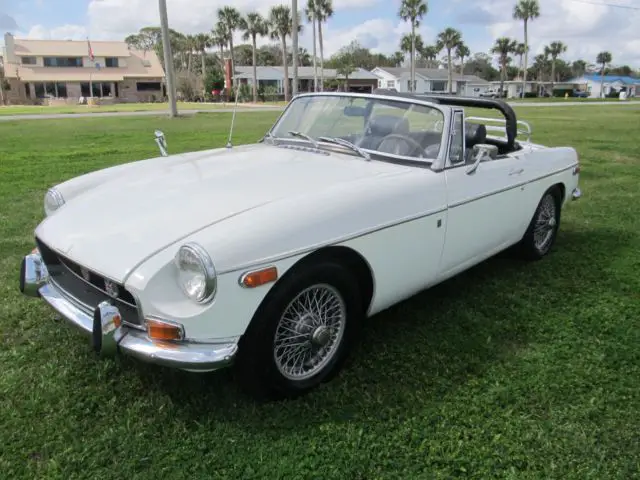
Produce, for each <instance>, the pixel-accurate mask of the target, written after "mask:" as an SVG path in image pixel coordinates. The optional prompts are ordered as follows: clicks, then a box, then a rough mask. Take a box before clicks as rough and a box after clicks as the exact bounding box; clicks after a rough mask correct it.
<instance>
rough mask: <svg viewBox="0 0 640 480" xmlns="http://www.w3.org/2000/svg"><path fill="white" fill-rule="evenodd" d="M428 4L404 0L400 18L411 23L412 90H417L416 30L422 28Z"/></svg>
mask: <svg viewBox="0 0 640 480" xmlns="http://www.w3.org/2000/svg"><path fill="white" fill-rule="evenodd" d="M428 10H429V9H428V7H427V3H426V1H424V0H402V3H401V4H400V10H399V11H398V16H399V17H400V18H401V19H402V20H404V21H405V22H410V23H411V89H410V90H409V91H411V92H413V91H415V89H416V29H417V28H418V27H419V26H420V20H421V19H422V17H423V16H425V15H426V14H427V12H428Z"/></svg>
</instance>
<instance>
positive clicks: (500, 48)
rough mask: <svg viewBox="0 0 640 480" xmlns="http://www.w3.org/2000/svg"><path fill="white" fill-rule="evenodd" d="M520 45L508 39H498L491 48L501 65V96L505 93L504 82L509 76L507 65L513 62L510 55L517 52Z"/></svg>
mask: <svg viewBox="0 0 640 480" xmlns="http://www.w3.org/2000/svg"><path fill="white" fill-rule="evenodd" d="M517 46H518V43H517V42H516V41H515V40H513V39H511V38H508V37H502V38H498V39H497V40H496V43H495V45H494V46H493V47H492V48H491V53H495V54H496V55H498V63H500V94H502V92H504V81H505V80H506V76H507V65H509V62H510V61H511V58H510V57H509V54H510V53H514V52H515V51H516V47H517Z"/></svg>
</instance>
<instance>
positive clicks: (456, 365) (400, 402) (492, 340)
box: [123, 230, 630, 433]
mask: <svg viewBox="0 0 640 480" xmlns="http://www.w3.org/2000/svg"><path fill="white" fill-rule="evenodd" d="M629 240H630V237H628V236H626V235H622V234H621V232H615V231H608V230H565V231H562V232H561V233H560V235H559V237H558V241H557V243H556V245H555V247H554V250H553V251H552V253H551V255H549V256H548V257H547V258H545V259H544V260H542V261H539V262H525V261H521V260H518V259H515V258H513V252H512V251H506V252H503V253H501V254H498V255H497V256H495V257H493V258H491V259H489V260H487V261H485V262H482V263H481V264H479V265H477V266H475V267H473V268H471V269H470V270H468V271H466V272H463V273H461V274H459V275H457V276H456V277H454V278H452V279H449V280H447V281H445V282H443V283H441V284H440V285H437V286H434V287H432V288H430V289H428V290H425V291H423V292H421V293H419V294H417V295H415V296H413V297H411V298H410V299H408V300H406V301H404V302H401V303H400V304H398V305H396V306H394V307H392V308H390V309H388V310H386V311H384V312H381V313H379V314H377V315H375V316H373V317H372V318H370V319H369V320H368V321H367V324H366V326H365V328H364V329H363V334H362V339H361V341H360V343H359V344H358V345H357V347H356V348H355V349H354V351H353V352H352V354H351V356H350V361H349V362H348V363H347V365H345V368H344V369H343V371H342V372H341V374H340V375H339V376H338V377H336V378H335V379H333V380H332V381H331V382H329V383H327V384H324V385H322V386H321V387H320V388H318V389H317V390H316V391H314V392H312V393H311V394H309V395H306V396H304V397H301V398H298V399H295V400H288V401H281V402H272V403H256V402H255V401H253V400H251V399H249V398H247V397H245V396H244V395H242V394H241V393H240V392H238V390H237V388H236V386H235V383H234V382H233V375H234V372H233V370H232V369H226V370H222V371H219V372H214V373H210V374H190V373H187V372H178V371H172V370H168V369H161V368H156V367H151V366H146V365H144V364H141V363H140V362H135V361H133V360H129V359H124V360H123V363H124V364H126V367H125V366H124V365H123V367H124V368H125V369H129V368H131V367H132V366H134V365H135V366H134V367H133V370H135V372H136V374H137V375H139V376H140V380H141V382H142V384H143V385H144V386H145V391H146V393H145V394H150V393H148V392H154V391H158V393H161V394H164V395H168V396H170V397H171V399H172V404H173V405H174V406H175V408H176V410H175V414H176V415H177V416H179V417H182V418H183V419H184V420H187V421H197V422H198V423H199V424H201V423H203V422H205V423H206V422H208V421H209V422H212V423H215V422H232V423H234V424H237V425H239V426H240V427H241V428H246V429H256V428H259V429H261V428H264V429H269V430H272V431H274V432H277V431H281V432H282V433H285V432H286V431H288V430H290V429H291V428H294V427H295V428H296V429H299V428H301V427H303V426H305V425H308V426H311V425H317V424H321V423H323V422H340V421H358V422H367V421H380V420H383V419H384V418H389V417H393V418H398V419H399V421H400V420H401V419H403V418H409V417H412V416H414V415H416V414H418V413H421V414H424V412H425V410H429V408H435V406H436V405H437V404H438V402H440V401H442V400H443V399H444V398H445V397H447V396H450V395H455V391H456V389H457V388H458V387H460V386H461V385H464V384H466V383H467V382H469V381H470V380H472V379H474V378H480V377H482V376H483V375H485V374H487V371H488V370H489V369H491V368H492V366H494V365H496V364H498V363H500V362H510V361H512V359H513V358H514V357H517V356H518V355H519V352H521V351H522V350H523V349H526V348H527V346H528V344H529V342H530V341H532V338H536V340H541V339H542V341H545V340H544V335H548V331H547V332H546V333H545V332H544V331H543V330H545V329H547V330H548V328H550V327H549V326H550V325H551V326H553V325H554V322H556V320H555V319H554V315H558V314H559V312H560V313H561V312H562V311H563V309H571V308H573V309H579V308H580V302H581V296H580V295H579V294H578V295H571V294H569V295H568V294H567V293H568V292H570V291H571V289H572V288H579V287H576V279H577V278H582V279H585V278H587V279H588V278H590V277H593V276H594V275H596V276H597V278H598V279H599V281H600V283H602V282H603V281H604V279H603V278H602V275H601V274H600V273H597V272H599V271H601V269H600V268H599V267H603V268H605V267H606V266H607V264H608V263H609V261H610V259H611V258H612V257H613V258H615V257H616V249H617V248H618V247H620V248H622V247H624V246H625V245H627V244H628V243H627V242H628V241H629ZM600 244H602V245H605V244H606V245H607V250H606V252H607V254H606V255H603V254H602V252H603V250H602V248H599V249H598V251H597V252H595V251H594V249H593V247H594V245H600ZM594 262H595V265H594ZM598 263H599V264H600V265H598ZM594 272H595V273H594ZM578 293H579V292H578ZM551 328H553V327H551ZM283 409H286V411H287V412H288V414H287V415H286V416H283V415H282V411H283ZM276 417H277V422H275V421H272V420H271V418H276Z"/></svg>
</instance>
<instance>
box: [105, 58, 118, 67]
mask: <svg viewBox="0 0 640 480" xmlns="http://www.w3.org/2000/svg"><path fill="white" fill-rule="evenodd" d="M104 65H105V67H109V68H118V66H119V65H118V58H117V57H107V58H105V59H104Z"/></svg>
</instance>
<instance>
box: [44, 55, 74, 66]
mask: <svg viewBox="0 0 640 480" xmlns="http://www.w3.org/2000/svg"><path fill="white" fill-rule="evenodd" d="M44 66H45V67H82V58H81V57H44Z"/></svg>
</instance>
